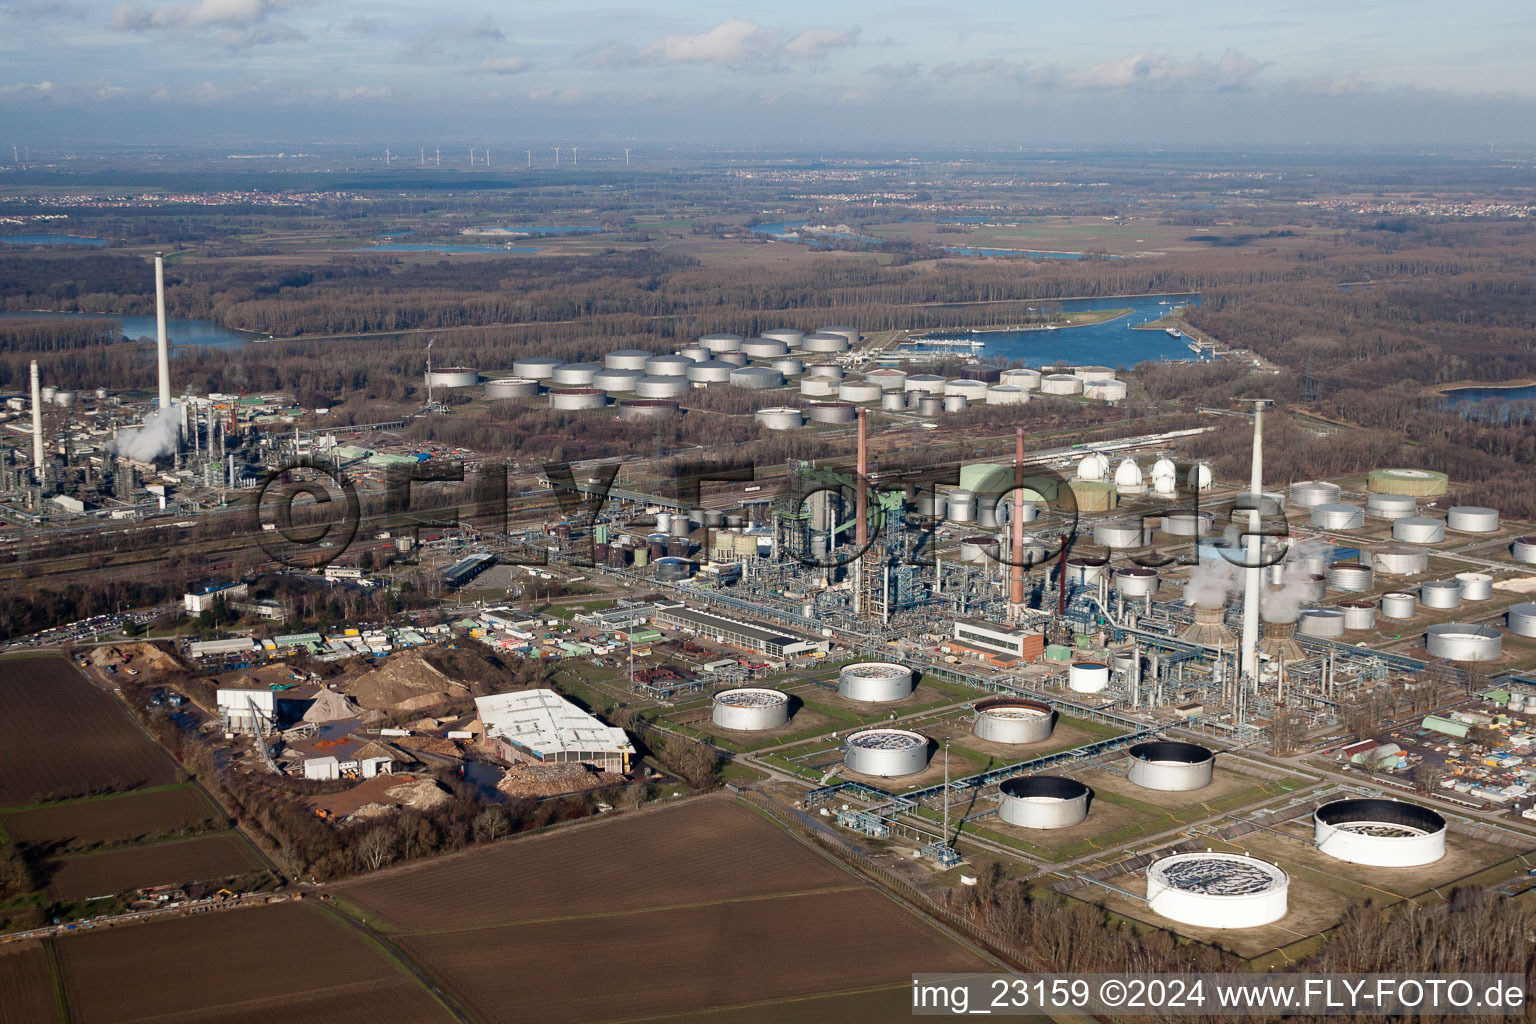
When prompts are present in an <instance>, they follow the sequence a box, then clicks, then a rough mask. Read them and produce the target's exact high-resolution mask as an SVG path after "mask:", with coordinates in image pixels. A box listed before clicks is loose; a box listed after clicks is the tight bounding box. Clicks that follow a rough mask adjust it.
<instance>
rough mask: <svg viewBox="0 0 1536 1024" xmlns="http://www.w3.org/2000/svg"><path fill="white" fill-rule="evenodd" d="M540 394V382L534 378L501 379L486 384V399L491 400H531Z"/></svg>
mask: <svg viewBox="0 0 1536 1024" xmlns="http://www.w3.org/2000/svg"><path fill="white" fill-rule="evenodd" d="M538 393H539V382H538V381H536V380H534V379H533V378H532V377H501V378H498V379H497V380H488V381H486V382H485V397H486V398H490V399H495V400H500V399H503V398H530V397H532V396H534V395H537V394H538Z"/></svg>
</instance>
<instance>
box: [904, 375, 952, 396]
mask: <svg viewBox="0 0 1536 1024" xmlns="http://www.w3.org/2000/svg"><path fill="white" fill-rule="evenodd" d="M947 383H948V381H946V380H945V379H944V378H943V377H940V376H939V375H938V374H936V373H909V374H907V379H906V380H905V381H904V382H903V387H905V388H906V390H908V391H926V392H927V393H928V394H930V395H942V394H943V393H944V385H945V384H947Z"/></svg>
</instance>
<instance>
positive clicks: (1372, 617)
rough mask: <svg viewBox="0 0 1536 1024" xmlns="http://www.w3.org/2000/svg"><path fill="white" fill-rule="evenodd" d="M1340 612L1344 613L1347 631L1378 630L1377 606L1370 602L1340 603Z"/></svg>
mask: <svg viewBox="0 0 1536 1024" xmlns="http://www.w3.org/2000/svg"><path fill="white" fill-rule="evenodd" d="M1339 610H1340V611H1342V612H1343V613H1344V628H1345V629H1347V630H1352V631H1353V630H1361V629H1375V628H1376V606H1375V605H1374V604H1371V603H1370V602H1369V601H1340V602H1339Z"/></svg>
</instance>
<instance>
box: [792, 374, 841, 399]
mask: <svg viewBox="0 0 1536 1024" xmlns="http://www.w3.org/2000/svg"><path fill="white" fill-rule="evenodd" d="M841 386H842V381H840V380H838V379H837V378H836V377H823V376H822V375H821V374H812V375H810V376H808V377H801V378H800V393H801V394H802V395H804V396H806V397H807V398H831V397H833V396H835V395H836V394H837V389H838V388H839V387H841Z"/></svg>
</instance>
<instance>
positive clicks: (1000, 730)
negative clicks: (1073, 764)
mask: <svg viewBox="0 0 1536 1024" xmlns="http://www.w3.org/2000/svg"><path fill="white" fill-rule="evenodd" d="M975 711H976V718H975V720H974V721H973V722H972V723H971V731H972V732H973V733H975V734H976V736H977V738H978V739H983V740H987V741H989V742H992V743H1039V742H1040V741H1041V740H1047V739H1050V737H1051V731H1052V730H1053V729H1055V727H1056V713H1055V712H1054V711H1052V710H1051V706H1050V705H1049V704H1042V703H1041V702H1040V701H1036V700H1025V699H1023V698H1019V697H989V698H988V699H986V700H983V701H979V702H977V704H976V705H975Z"/></svg>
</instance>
